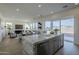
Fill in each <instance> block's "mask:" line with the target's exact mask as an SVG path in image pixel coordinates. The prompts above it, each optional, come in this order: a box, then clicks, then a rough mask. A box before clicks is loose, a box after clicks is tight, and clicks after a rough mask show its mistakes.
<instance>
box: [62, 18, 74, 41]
mask: <svg viewBox="0 0 79 59" xmlns="http://www.w3.org/2000/svg"><path fill="white" fill-rule="evenodd" d="M61 33H64V37H65V40H66V41H73V40H74V39H73V38H74V18H73V17H72V18H66V19H61Z"/></svg>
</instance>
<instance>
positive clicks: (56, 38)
mask: <svg viewBox="0 0 79 59" xmlns="http://www.w3.org/2000/svg"><path fill="white" fill-rule="evenodd" d="M58 49H59V37H58V36H56V37H55V38H54V52H55V51H57V50H58Z"/></svg>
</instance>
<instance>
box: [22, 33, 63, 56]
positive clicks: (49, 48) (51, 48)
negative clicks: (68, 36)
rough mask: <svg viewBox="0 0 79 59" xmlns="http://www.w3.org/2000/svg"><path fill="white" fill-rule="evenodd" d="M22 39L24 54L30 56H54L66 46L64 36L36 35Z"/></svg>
mask: <svg viewBox="0 0 79 59" xmlns="http://www.w3.org/2000/svg"><path fill="white" fill-rule="evenodd" d="M22 39H23V40H22V43H23V52H24V54H28V55H52V54H55V52H56V51H58V50H59V49H60V48H61V47H63V46H64V34H58V35H53V34H49V35H47V34H39V35H38V34H36V35H30V36H23V37H22Z"/></svg>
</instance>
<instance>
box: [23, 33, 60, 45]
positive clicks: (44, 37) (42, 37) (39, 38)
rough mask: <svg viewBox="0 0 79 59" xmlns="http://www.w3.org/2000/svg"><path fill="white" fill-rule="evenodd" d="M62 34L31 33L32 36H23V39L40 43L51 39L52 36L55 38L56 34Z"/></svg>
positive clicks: (32, 42)
mask: <svg viewBox="0 0 79 59" xmlns="http://www.w3.org/2000/svg"><path fill="white" fill-rule="evenodd" d="M59 35H60V34H58V35H53V34H49V35H47V34H39V35H37V34H36V35H30V36H23V37H22V39H23V40H25V41H27V42H29V43H31V44H34V43H40V42H43V41H46V40H49V39H50V38H54V37H56V36H59Z"/></svg>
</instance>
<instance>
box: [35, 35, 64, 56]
mask: <svg viewBox="0 0 79 59" xmlns="http://www.w3.org/2000/svg"><path fill="white" fill-rule="evenodd" d="M62 38H63V37H62ZM62 38H61V36H56V37H54V38H50V40H48V41H45V42H41V43H39V44H37V45H36V52H37V53H36V54H37V55H52V54H55V52H56V51H58V50H59V49H60V48H61V47H62V46H63V45H64V38H63V39H62Z"/></svg>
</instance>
